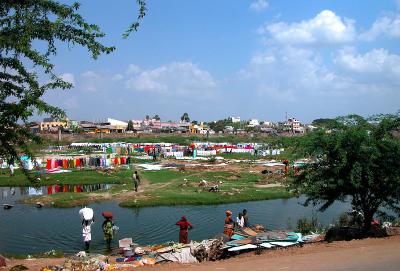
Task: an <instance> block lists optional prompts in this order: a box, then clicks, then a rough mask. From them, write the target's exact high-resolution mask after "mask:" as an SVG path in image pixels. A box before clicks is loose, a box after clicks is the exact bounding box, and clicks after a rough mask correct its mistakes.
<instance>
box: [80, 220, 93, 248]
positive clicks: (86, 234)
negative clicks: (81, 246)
mask: <svg viewBox="0 0 400 271" xmlns="http://www.w3.org/2000/svg"><path fill="white" fill-rule="evenodd" d="M91 226H92V222H91V221H89V220H83V223H82V237H83V242H84V243H85V251H86V252H88V251H89V247H90V241H92V229H91Z"/></svg>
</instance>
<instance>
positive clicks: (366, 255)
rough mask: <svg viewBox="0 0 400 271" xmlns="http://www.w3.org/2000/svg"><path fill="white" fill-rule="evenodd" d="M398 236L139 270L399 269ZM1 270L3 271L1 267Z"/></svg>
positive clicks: (32, 265)
mask: <svg viewBox="0 0 400 271" xmlns="http://www.w3.org/2000/svg"><path fill="white" fill-rule="evenodd" d="M399 256H400V236H392V237H388V238H379V239H371V238H369V239H364V240H353V241H349V242H346V241H343V242H333V243H325V242H323V243H317V244H307V245H304V246H303V247H295V248H287V249H279V250H268V251H267V250H266V251H264V252H262V254H261V255H255V253H254V252H249V253H246V254H241V255H238V256H236V257H234V258H230V259H227V260H223V261H217V262H205V263H198V264H190V265H188V264H164V265H156V266H149V267H140V269H139V270H142V271H146V270H161V271H162V270H192V271H206V270H207V271H208V270H229V271H235V270H252V271H258V270H269V271H270V270H271V271H274V270H296V271H306V270H307V271H317V270H318V271H320V270H324V271H331V270H356V271H358V270H360V271H361V270H364V271H365V270H371V271H372V270H374V271H375V270H377V271H378V270H379V271H398V270H400V257H399ZM63 262H64V259H36V260H11V261H8V262H7V265H8V267H7V268H5V269H3V270H9V268H10V267H12V266H14V265H17V264H23V265H25V266H27V267H28V268H29V270H40V268H41V267H43V266H46V265H57V264H62V263H63ZM0 270H2V269H1V268H0Z"/></svg>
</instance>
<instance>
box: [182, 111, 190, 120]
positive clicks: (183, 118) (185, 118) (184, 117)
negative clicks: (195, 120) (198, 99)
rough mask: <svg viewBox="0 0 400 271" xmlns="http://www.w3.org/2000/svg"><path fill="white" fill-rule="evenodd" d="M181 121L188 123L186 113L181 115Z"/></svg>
mask: <svg viewBox="0 0 400 271" xmlns="http://www.w3.org/2000/svg"><path fill="white" fill-rule="evenodd" d="M181 121H184V122H190V118H189V114H188V113H183V115H182V117H181Z"/></svg>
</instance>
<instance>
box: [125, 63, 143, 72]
mask: <svg viewBox="0 0 400 271" xmlns="http://www.w3.org/2000/svg"><path fill="white" fill-rule="evenodd" d="M139 72H140V67H139V66H137V65H135V64H129V66H128V69H127V70H126V73H127V74H135V73H139Z"/></svg>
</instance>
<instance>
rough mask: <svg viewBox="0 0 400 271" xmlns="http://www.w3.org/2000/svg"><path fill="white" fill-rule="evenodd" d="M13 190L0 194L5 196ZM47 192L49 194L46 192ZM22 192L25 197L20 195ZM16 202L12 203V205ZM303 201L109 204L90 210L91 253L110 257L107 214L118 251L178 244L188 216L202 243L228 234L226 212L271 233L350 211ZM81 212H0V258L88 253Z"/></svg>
mask: <svg viewBox="0 0 400 271" xmlns="http://www.w3.org/2000/svg"><path fill="white" fill-rule="evenodd" d="M4 190H7V191H10V190H11V189H10V188H0V191H2V192H3V191H4ZM43 190H44V192H45V191H46V190H47V188H43ZM21 191H22V193H21ZM24 191H25V192H26V188H24V189H20V188H16V189H15V194H14V195H13V196H10V194H8V195H7V197H6V198H4V197H3V193H2V196H0V204H1V205H2V204H3V203H13V202H15V201H16V200H18V199H20V198H21V197H24V196H26V195H25V194H24ZM11 198H12V200H11ZM303 201H304V198H299V199H297V198H291V199H278V200H265V201H255V202H244V203H233V204H222V205H207V206H170V207H149V208H140V209H127V208H121V207H119V206H118V203H117V202H113V201H106V202H101V203H95V204H91V205H89V207H91V208H93V209H94V212H95V223H94V224H93V226H92V244H91V251H92V252H99V253H104V252H105V242H104V241H103V235H102V231H101V223H102V221H103V219H102V217H101V212H102V211H105V210H107V211H111V212H113V213H114V221H115V224H116V225H117V226H118V227H119V230H118V231H117V232H116V235H115V238H114V241H113V246H117V245H118V239H122V238H125V237H132V238H133V240H134V242H135V243H139V244H141V245H149V244H157V243H164V242H168V241H177V240H178V227H177V226H175V222H176V221H177V220H179V218H180V217H181V216H182V215H186V216H187V217H188V219H189V220H190V221H191V222H192V223H193V225H194V229H193V230H191V231H190V233H189V237H190V239H192V240H203V239H207V238H210V237H213V236H215V235H217V234H220V233H222V231H223V221H224V217H225V210H227V209H229V210H231V211H232V212H233V214H234V216H235V217H236V216H237V214H238V213H239V212H240V211H241V210H243V209H247V210H248V213H249V220H250V223H251V224H256V223H257V224H262V225H264V226H266V228H267V229H286V228H288V227H289V226H292V227H295V226H296V222H297V219H299V218H302V217H308V218H311V217H312V216H313V214H314V215H316V216H317V217H318V221H319V222H320V223H322V224H325V225H328V224H330V223H332V221H333V220H334V219H336V218H337V217H338V216H339V215H340V214H341V213H342V212H345V211H348V210H349V208H350V205H349V204H348V203H341V202H337V203H335V204H333V206H331V207H330V208H329V209H328V210H327V211H325V212H324V213H320V212H317V208H316V207H312V206H310V207H303V206H302V205H301V204H300V203H302V202H303ZM80 209H81V207H75V208H68V209H57V208H42V209H38V208H36V207H35V206H32V205H25V204H15V206H14V207H13V208H12V209H9V210H3V209H1V210H0V217H1V219H0V253H3V254H4V253H7V254H32V253H41V252H45V251H49V250H52V249H57V250H62V251H64V252H71V253H74V252H77V251H80V250H82V249H83V247H84V246H83V241H82V237H81V221H80V217H79V214H78V211H79V210H80Z"/></svg>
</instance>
